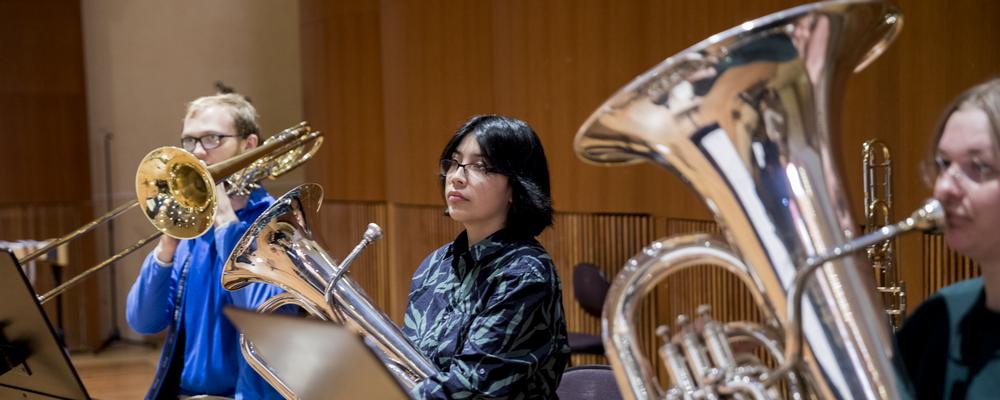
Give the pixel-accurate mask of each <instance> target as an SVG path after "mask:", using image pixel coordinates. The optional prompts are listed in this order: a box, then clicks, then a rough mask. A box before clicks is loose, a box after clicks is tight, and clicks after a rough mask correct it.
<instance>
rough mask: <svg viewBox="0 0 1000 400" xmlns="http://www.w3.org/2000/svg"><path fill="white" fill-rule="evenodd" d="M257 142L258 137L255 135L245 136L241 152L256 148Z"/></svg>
mask: <svg viewBox="0 0 1000 400" xmlns="http://www.w3.org/2000/svg"><path fill="white" fill-rule="evenodd" d="M259 140H260V136H257V134H256V133H254V134H252V135H250V136H247V138H246V141H244V142H243V150H244V151H246V150H250V149H254V148H257V144H258V141H259Z"/></svg>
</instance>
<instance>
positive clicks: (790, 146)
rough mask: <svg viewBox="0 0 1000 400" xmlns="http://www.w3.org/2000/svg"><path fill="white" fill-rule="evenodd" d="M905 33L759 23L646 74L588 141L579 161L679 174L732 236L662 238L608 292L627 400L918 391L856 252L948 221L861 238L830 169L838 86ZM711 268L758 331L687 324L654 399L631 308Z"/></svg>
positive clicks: (911, 223)
mask: <svg viewBox="0 0 1000 400" xmlns="http://www.w3.org/2000/svg"><path fill="white" fill-rule="evenodd" d="M901 22H902V19H901V15H900V14H899V13H898V11H897V10H896V9H895V8H894V7H892V6H889V5H887V4H885V3H884V2H883V1H880V0H853V1H852V0H840V1H830V2H824V3H817V4H809V5H804V6H799V7H796V8H792V9H789V10H786V11H783V12H779V13H776V14H772V15H769V16H767V17H763V18H760V19H757V20H754V21H749V22H746V23H743V24H741V25H740V26H738V27H735V28H732V29H730V30H727V31H725V32H722V33H720V34H717V35H713V36H711V37H710V38H708V39H707V40H705V41H703V42H701V43H699V44H697V45H695V46H694V47H692V48H690V49H688V50H686V51H684V52H682V53H680V54H678V55H675V56H673V57H670V58H668V59H666V60H665V61H663V62H662V63H660V64H659V65H657V66H655V67H654V68H653V69H652V70H650V71H647V72H646V73H644V74H642V75H640V76H639V77H638V78H636V79H635V80H634V81H632V82H631V83H629V84H628V85H626V86H625V87H624V88H622V89H621V90H619V91H618V92H617V93H616V94H615V95H614V96H613V97H611V98H610V99H609V100H607V101H606V102H605V103H604V104H603V105H602V106H601V107H600V108H599V109H598V110H597V111H595V112H594V113H593V114H592V115H591V116H590V118H589V119H588V120H587V121H586V123H585V124H584V125H583V126H582V127H581V128H580V130H579V132H578V133H577V136H576V140H575V143H574V146H575V149H576V151H577V153H578V155H579V156H580V157H581V158H583V159H584V160H586V161H589V162H592V163H596V164H631V163H637V162H641V161H643V160H651V161H653V162H655V163H657V164H659V165H661V166H662V167H664V168H666V169H668V170H671V171H673V172H674V173H676V174H678V175H679V176H680V177H681V179H683V180H684V181H685V182H686V183H687V184H688V185H690V186H691V187H692V188H694V189H695V190H696V191H697V192H698V194H699V195H700V196H701V197H702V198H703V199H704V202H705V204H706V205H707V206H708V208H709V210H710V211H711V212H712V214H713V215H714V218H715V220H716V222H717V223H718V225H719V226H720V228H721V229H722V231H723V233H724V236H725V241H722V240H714V239H711V238H708V237H707V236H704V235H690V236H685V237H680V238H675V239H669V240H661V241H657V242H654V243H653V244H652V245H650V246H648V247H647V248H646V249H644V251H643V252H642V253H640V254H638V255H636V256H635V257H634V258H633V259H632V260H629V262H628V263H627V264H626V265H625V268H624V269H623V271H622V272H621V273H620V274H619V276H618V277H617V278H616V279H615V281H614V283H613V284H612V286H611V289H610V291H609V293H608V298H607V301H606V303H605V306H604V315H603V318H602V331H603V336H604V343H605V349H606V352H607V355H608V358H609V360H610V361H611V364H612V368H613V369H614V370H615V374H616V378H617V380H618V383H619V387H620V388H621V389H622V390H623V391H625V395H626V397H627V398H643V399H647V398H662V397H670V398H689V397H691V398H698V397H704V398H714V397H717V396H727V395H732V396H734V397H737V398H749V397H753V398H761V397H776V396H779V395H780V394H779V392H778V391H777V390H776V388H777V385H776V384H777V383H780V382H782V381H784V382H787V386H786V389H787V390H789V391H790V392H791V395H792V396H796V397H797V396H806V397H815V398H826V399H830V398H898V397H901V396H902V395H904V394H905V393H906V392H907V386H906V383H905V380H904V379H903V378H902V376H903V375H901V373H900V372H901V371H898V370H897V367H896V365H898V364H894V363H893V362H892V359H893V357H894V356H895V354H894V350H893V349H894V346H893V342H892V337H891V333H890V330H889V327H888V324H887V323H886V320H885V318H884V312H883V311H882V306H881V304H880V303H881V302H880V301H879V298H878V296H877V295H876V293H875V290H874V285H873V282H872V277H871V274H870V273H869V272H868V271H869V270H868V267H867V265H866V264H865V263H864V260H863V259H862V258H860V257H858V256H857V254H854V253H853V250H854V249H857V248H859V246H860V245H861V244H864V243H867V244H871V243H874V241H873V240H883V239H885V237H886V236H891V235H895V234H897V233H900V232H902V231H906V230H909V229H914V228H927V227H928V226H930V225H933V224H934V223H936V222H937V221H939V219H940V218H941V212H940V209H939V208H935V206H936V205H935V204H933V203H930V204H928V206H927V207H926V209H922V210H921V211H920V212H919V213H917V214H915V216H914V217H911V218H910V219H907V221H904V223H901V224H898V225H895V226H892V227H887V228H884V229H882V230H880V231H879V232H878V233H876V234H875V236H877V237H876V238H873V237H869V236H866V237H863V238H859V239H857V240H855V241H851V239H852V238H853V237H854V236H855V235H857V232H856V230H857V228H856V227H857V225H855V224H854V222H853V221H852V218H851V215H850V209H849V207H847V204H848V202H847V200H846V196H845V195H844V193H843V192H844V191H843V187H844V185H843V183H842V181H841V179H840V178H839V177H838V174H837V172H838V164H837V160H836V159H835V158H834V155H835V154H836V151H835V149H836V148H837V147H836V143H837V141H836V140H837V132H836V129H834V128H835V126H836V123H837V116H838V111H839V109H840V100H841V98H842V92H843V88H844V86H845V85H844V84H845V80H846V78H847V76H848V75H850V73H851V72H852V71H859V70H861V69H862V68H864V67H865V66H866V65H868V63H870V62H871V61H873V60H874V59H875V58H876V57H877V56H878V55H879V54H880V53H881V52H882V51H883V50H884V49H885V47H886V46H887V45H888V44H889V43H890V42H891V41H892V40H893V39H894V37H895V36H896V34H897V32H898V30H899V28H900V26H901ZM704 264H711V265H715V266H719V267H722V268H725V269H726V270H728V271H730V272H733V273H735V274H736V276H738V277H739V278H740V279H741V280H742V281H743V282H744V283H745V284H747V286H748V287H749V289H750V291H751V292H752V293H753V298H754V301H755V302H756V304H757V305H758V306H759V307H760V308H761V311H762V314H763V316H764V321H763V324H752V323H747V322H733V323H728V324H722V323H719V322H717V321H714V320H712V319H711V317H710V316H709V315H708V310H707V309H702V310H699V311H700V312H701V313H702V314H703V315H702V316H700V317H699V318H700V319H701V321H699V323H697V324H693V323H687V318H686V317H684V318H681V321H679V322H681V323H680V324H678V325H680V329H679V332H676V333H674V334H673V335H672V336H671V335H670V334H669V332H666V331H665V330H661V332H659V333H661V335H662V336H665V337H666V338H667V340H668V341H667V343H666V344H665V345H664V346H663V348H661V350H660V353H661V356H663V358H664V360H665V362H664V364H665V366H666V369H667V371H668V375H669V376H670V379H671V382H670V383H669V385H664V386H665V387H664V388H663V389H661V388H660V387H659V385H658V384H657V383H656V382H655V380H654V378H653V371H652V370H651V367H650V365H649V362H648V361H647V360H646V359H645V358H643V357H642V355H641V350H640V349H639V346H638V343H637V337H636V335H635V332H634V326H635V324H634V321H633V320H634V312H635V309H636V307H637V306H638V302H639V300H640V299H641V298H642V297H643V296H644V295H645V294H646V293H648V292H649V291H650V290H652V289H653V288H654V287H655V286H656V284H657V282H659V281H661V280H662V279H664V278H666V277H667V276H668V275H670V274H672V273H674V272H677V271H679V270H681V269H684V268H687V267H689V266H692V265H704ZM862 265H864V268H862V267H861V266H862ZM813 272H816V273H815V274H813ZM798 298H801V302H799V301H797V300H796V299H798ZM800 317H801V318H800ZM800 335H801V337H802V340H801V341H799V340H797V339H799V338H800ZM734 340H752V341H755V342H759V343H760V344H761V345H762V346H763V348H764V349H766V350H768V351H769V352H770V353H772V354H773V355H774V356H775V359H776V362H778V363H780V364H781V367H780V368H779V369H777V370H768V369H766V367H765V366H764V365H763V364H762V363H760V362H756V361H755V360H754V359H755V358H756V357H754V356H753V355H749V354H733V350H732V348H730V347H729V343H730V342H731V341H734Z"/></svg>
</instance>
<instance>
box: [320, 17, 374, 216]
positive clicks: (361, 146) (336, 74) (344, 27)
mask: <svg viewBox="0 0 1000 400" xmlns="http://www.w3.org/2000/svg"><path fill="white" fill-rule="evenodd" d="M300 9H301V13H300V14H301V18H302V22H301V24H302V34H301V38H302V58H303V59H302V84H303V89H304V90H303V96H304V97H305V98H304V102H303V106H304V113H305V118H306V120H308V121H309V122H310V123H311V124H312V126H313V128H315V129H318V130H321V131H323V132H324V144H323V147H321V148H320V151H319V153H317V154H316V157H315V158H314V159H313V160H311V161H309V164H308V167H307V168H306V180H307V181H308V182H316V183H319V184H321V185H323V188H324V190H325V191H326V197H327V198H329V199H340V200H354V201H371V200H383V199H384V198H385V193H386V189H385V185H386V180H385V157H384V151H385V144H384V142H383V138H384V134H383V131H384V129H385V124H384V115H383V113H382V100H383V90H382V54H381V41H380V31H379V6H378V2H373V1H366V0H352V1H334V2H330V1H321V0H302V1H301V2H300Z"/></svg>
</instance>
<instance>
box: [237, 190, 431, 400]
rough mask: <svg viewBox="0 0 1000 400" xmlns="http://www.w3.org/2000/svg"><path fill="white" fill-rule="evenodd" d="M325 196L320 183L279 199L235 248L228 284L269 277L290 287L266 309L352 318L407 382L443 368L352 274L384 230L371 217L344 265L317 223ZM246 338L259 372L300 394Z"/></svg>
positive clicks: (342, 320) (288, 394) (291, 395)
mask: <svg viewBox="0 0 1000 400" xmlns="http://www.w3.org/2000/svg"><path fill="white" fill-rule="evenodd" d="M322 203H323V189H322V188H321V187H320V186H319V185H317V184H312V183H307V184H304V185H301V186H298V187H296V188H295V189H292V190H291V191H289V192H288V193H286V194H284V195H282V196H281V197H280V198H278V199H277V200H276V201H275V202H274V204H272V205H271V207H269V208H268V209H267V210H265V211H264V213H263V214H261V215H260V217H258V218H257V220H256V221H255V222H254V223H253V225H251V226H250V228H249V229H248V230H247V232H246V233H245V234H243V237H242V238H240V241H239V242H238V243H237V244H236V247H235V248H234V249H233V252H232V253H230V255H229V259H228V260H227V261H226V265H225V266H224V267H223V271H222V286H223V287H224V288H226V289H227V290H237V289H240V288H242V287H244V286H246V285H247V284H249V283H250V282H264V283H268V284H271V285H275V286H278V287H280V288H281V289H283V290H285V293H282V294H280V295H277V296H274V297H272V298H270V299H268V300H267V301H265V302H264V303H263V304H261V305H260V306H259V307H258V311H260V312H270V311H275V310H277V309H278V308H279V307H281V306H284V305H289V304H291V305H298V306H301V307H302V308H304V309H305V310H307V311H308V312H309V313H310V314H312V315H314V316H316V317H318V318H321V319H324V320H328V321H333V322H336V323H339V324H343V325H346V326H347V327H348V328H350V329H352V330H353V331H355V332H357V333H359V334H361V335H363V336H364V337H365V339H366V340H367V342H368V343H369V344H371V345H373V348H374V349H375V350H377V351H376V355H377V356H379V358H380V359H381V360H382V362H383V363H384V364H385V366H386V367H387V368H388V369H389V371H390V372H391V373H392V374H393V375H394V376H395V377H396V380H397V381H399V382H400V383H401V384H403V385H404V386H405V387H406V388H407V389H410V388H412V387H413V386H414V385H416V384H417V383H419V382H420V381H422V380H424V379H426V378H427V377H429V376H432V375H434V374H437V372H438V371H437V367H435V366H434V364H432V363H431V362H430V361H429V360H427V358H426V357H424V356H423V354H421V353H420V351H418V350H417V349H416V348H415V347H413V345H412V344H411V343H410V342H409V341H408V340H406V338H405V337H404V336H403V334H402V332H401V331H400V330H399V328H398V327H397V326H396V325H395V324H394V323H393V322H392V320H391V319H389V317H388V316H386V315H385V313H383V312H382V311H380V310H379V309H378V308H376V307H375V305H374V304H372V301H371V299H370V298H369V297H368V295H367V294H366V293H365V291H364V289H362V288H361V287H360V286H358V284H357V283H355V282H354V280H353V279H351V278H350V276H348V275H347V274H346V272H347V270H348V268H350V265H351V263H352V262H353V260H354V259H355V258H356V257H357V256H358V255H359V254H360V253H361V251H362V250H363V249H364V248H365V247H366V246H368V244H370V243H371V242H373V241H375V240H378V239H379V238H380V237H381V235H382V231H381V229H380V228H379V227H378V225H375V224H369V225H368V230H367V231H366V232H365V235H364V238H363V239H362V241H361V243H359V244H358V245H357V246H356V247H355V248H354V249H353V250H352V251H351V252H350V254H348V255H347V257H345V258H344V260H343V261H341V262H340V263H339V264H338V263H337V262H335V261H334V260H333V259H332V258H331V257H330V256H329V254H327V252H326V251H325V250H323V248H322V247H321V246H320V245H319V244H318V243H317V242H316V239H314V237H313V232H312V228H311V226H312V224H313V223H315V221H316V219H317V216H318V214H319V208H320V206H321V205H322ZM240 342H241V348H242V351H243V356H244V358H245V359H246V360H247V363H249V364H250V366H251V367H253V368H254V370H256V371H257V373H258V374H260V375H261V376H262V377H263V378H264V379H265V380H267V381H268V383H270V384H271V386H273V387H274V388H275V389H276V390H277V391H278V392H280V393H281V395H282V396H284V397H285V398H287V399H295V398H298V396H297V395H296V393H295V391H294V390H293V389H294V388H292V387H290V386H289V384H288V383H286V382H285V381H283V380H282V379H281V377H280V376H279V374H278V373H277V372H276V371H273V370H272V369H271V368H270V366H268V364H267V363H266V361H265V360H263V359H262V358H261V357H259V356H258V355H257V354H256V352H255V349H254V348H253V346H252V344H251V343H249V342H247V341H246V340H244V339H243V338H242V336H241V339H240Z"/></svg>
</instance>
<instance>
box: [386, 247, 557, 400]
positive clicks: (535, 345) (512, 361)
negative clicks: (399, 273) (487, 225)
mask: <svg viewBox="0 0 1000 400" xmlns="http://www.w3.org/2000/svg"><path fill="white" fill-rule="evenodd" d="M563 315H564V314H563V307H562V290H561V288H560V284H559V275H558V274H557V273H556V267H555V265H553V264H552V259H551V258H550V257H549V255H548V253H546V252H545V249H544V248H543V247H542V245H541V244H539V243H538V242H537V241H535V240H534V239H532V238H529V237H518V236H517V235H515V234H513V233H512V232H511V231H508V230H500V231H498V232H496V233H494V234H493V235H490V237H488V238H486V239H483V240H482V241H480V242H479V243H476V244H474V245H472V246H471V247H470V246H469V245H468V239H467V236H466V233H465V232H462V234H461V235H459V236H458V238H457V239H455V241H454V242H453V243H451V244H448V245H446V246H444V247H441V248H440V249H438V250H437V251H435V252H434V253H432V254H431V255H430V256H428V257H427V259H425V260H424V262H423V263H422V264H421V265H420V267H419V268H418V269H417V271H416V273H414V274H413V282H412V284H411V286H410V295H409V304H408V306H407V308H406V314H405V316H404V325H403V333H404V334H405V335H406V337H407V339H409V340H410V341H411V342H412V343H413V345H414V346H415V347H416V348H417V349H418V350H420V351H421V352H422V353H423V354H424V355H426V356H427V358H428V359H429V360H430V361H431V362H432V363H434V364H436V365H437V367H438V368H439V369H440V371H441V373H440V374H438V375H436V376H432V377H430V379H426V380H424V381H423V382H421V383H420V384H419V385H417V386H416V387H414V389H413V391H412V392H411V394H412V395H413V396H414V397H416V398H418V399H483V398H490V399H548V398H553V397H555V395H556V394H555V393H556V387H558V386H559V381H560V379H561V377H562V373H563V369H564V368H565V367H566V362H567V361H568V360H569V345H568V344H567V339H566V320H565V318H564V316H563Z"/></svg>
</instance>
